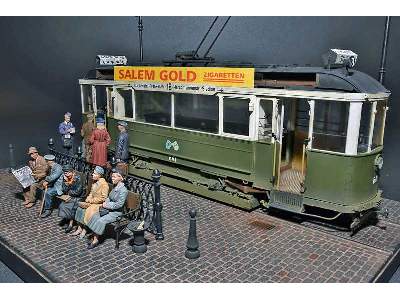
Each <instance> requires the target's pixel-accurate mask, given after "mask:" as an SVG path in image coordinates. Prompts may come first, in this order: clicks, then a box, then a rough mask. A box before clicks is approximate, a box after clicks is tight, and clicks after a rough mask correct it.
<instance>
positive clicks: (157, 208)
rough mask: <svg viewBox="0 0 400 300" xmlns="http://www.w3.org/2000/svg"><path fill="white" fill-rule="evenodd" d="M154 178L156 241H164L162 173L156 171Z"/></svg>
mask: <svg viewBox="0 0 400 300" xmlns="http://www.w3.org/2000/svg"><path fill="white" fill-rule="evenodd" d="M151 177H152V178H153V182H154V197H155V203H154V210H155V215H154V223H155V224H154V226H155V234H156V240H163V239H164V233H163V229H162V216H161V211H162V204H161V195H160V187H161V183H160V178H161V173H160V171H159V170H157V169H155V170H154V171H153V174H152V175H151Z"/></svg>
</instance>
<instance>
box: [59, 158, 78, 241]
mask: <svg viewBox="0 0 400 300" xmlns="http://www.w3.org/2000/svg"><path fill="white" fill-rule="evenodd" d="M63 172H64V180H63V183H62V192H63V195H62V196H61V197H60V198H61V199H62V200H63V201H62V202H61V204H60V206H59V208H58V216H59V217H61V218H63V219H64V220H68V221H69V225H68V227H67V228H66V229H65V233H68V232H70V231H71V230H72V226H73V223H74V218H75V213H76V209H77V208H78V203H79V202H80V201H81V198H82V196H83V184H82V180H81V177H80V176H79V175H78V174H76V173H75V171H74V169H73V168H72V167H71V166H70V165H65V166H63Z"/></svg>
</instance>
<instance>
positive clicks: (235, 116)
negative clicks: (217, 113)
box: [223, 98, 250, 136]
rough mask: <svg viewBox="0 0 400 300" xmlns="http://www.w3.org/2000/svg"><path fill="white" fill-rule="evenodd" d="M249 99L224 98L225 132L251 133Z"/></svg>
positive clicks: (246, 134)
mask: <svg viewBox="0 0 400 300" xmlns="http://www.w3.org/2000/svg"><path fill="white" fill-rule="evenodd" d="M249 102H250V100H249V99H245V98H224V125H223V131H224V132H225V133H232V134H238V135H245V136H248V135H249V122H250V114H249Z"/></svg>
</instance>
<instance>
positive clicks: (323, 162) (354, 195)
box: [304, 151, 380, 213]
mask: <svg viewBox="0 0 400 300" xmlns="http://www.w3.org/2000/svg"><path fill="white" fill-rule="evenodd" d="M379 153H380V151H374V152H371V153H368V154H365V155H359V156H345V155H339V154H333V153H323V152H317V151H309V152H308V155H307V166H308V167H307V175H306V178H305V187H306V190H305V193H304V204H306V205H310V206H316V207H321V208H325V209H329V210H334V211H337V212H342V213H354V212H360V211H364V210H367V209H369V208H372V207H375V206H376V205H377V204H378V202H379V201H380V193H379V192H378V183H377V180H376V177H375V176H376V172H375V166H374V160H375V158H376V156H377V155H378V154H379Z"/></svg>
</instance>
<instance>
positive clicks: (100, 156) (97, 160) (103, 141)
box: [90, 118, 111, 167]
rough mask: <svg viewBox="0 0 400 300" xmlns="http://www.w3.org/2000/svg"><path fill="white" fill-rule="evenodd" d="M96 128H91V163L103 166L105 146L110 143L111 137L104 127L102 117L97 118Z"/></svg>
mask: <svg viewBox="0 0 400 300" xmlns="http://www.w3.org/2000/svg"><path fill="white" fill-rule="evenodd" d="M96 122H97V128H96V129H94V130H93V132H92V135H91V136H90V144H91V145H92V159H91V163H92V164H94V165H97V166H101V167H104V166H105V165H106V163H107V147H108V145H110V143H111V137H110V134H109V133H108V131H107V129H106V127H105V126H104V119H101V118H97V119H96Z"/></svg>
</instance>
